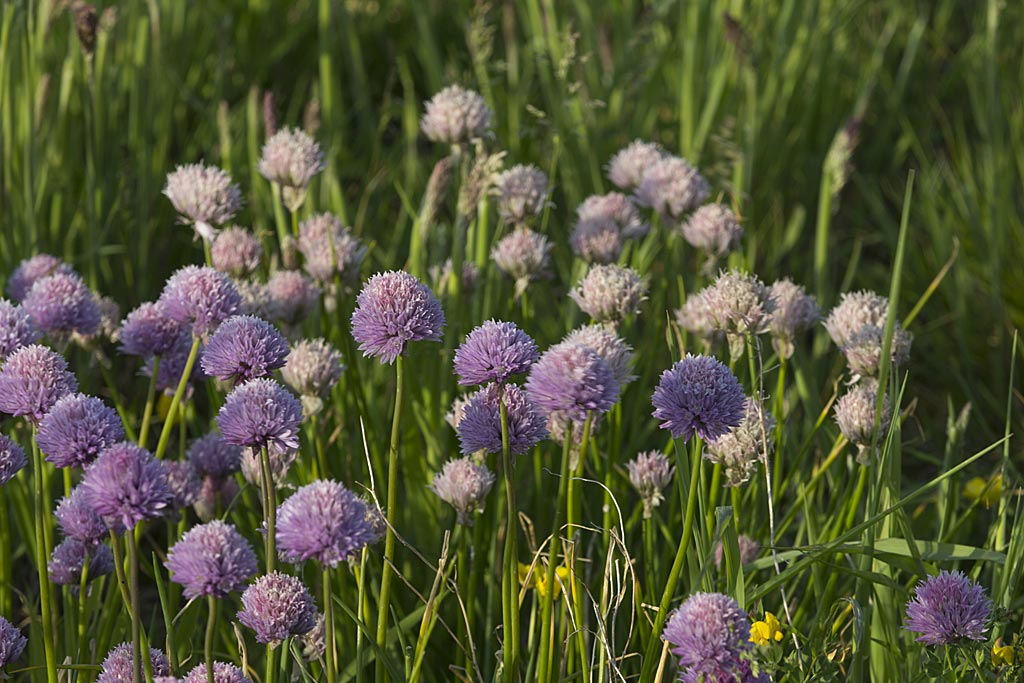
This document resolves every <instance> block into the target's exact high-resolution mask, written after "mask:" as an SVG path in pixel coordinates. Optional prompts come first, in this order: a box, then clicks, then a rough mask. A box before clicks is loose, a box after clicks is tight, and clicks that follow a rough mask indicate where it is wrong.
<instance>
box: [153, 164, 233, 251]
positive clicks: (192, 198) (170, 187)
mask: <svg viewBox="0 0 1024 683" xmlns="http://www.w3.org/2000/svg"><path fill="white" fill-rule="evenodd" d="M164 195H165V196H166V197H167V198H168V199H170V200H171V204H172V205H173V206H174V209H175V210H176V211H177V212H178V213H179V214H180V218H181V222H182V223H185V224H186V225H189V224H191V225H192V226H193V228H194V229H195V231H196V234H198V235H199V236H200V237H202V238H203V239H205V240H206V241H211V240H212V239H213V238H214V236H215V235H216V231H215V230H214V226H217V225H223V224H224V223H227V222H228V221H230V220H231V219H232V218H234V216H235V214H236V213H238V210H239V209H241V208H242V190H241V188H239V187H238V185H237V184H235V183H233V182H232V181H231V176H230V175H228V173H227V172H226V171H224V170H223V169H220V168H217V167H216V166H207V165H206V164H203V163H198V164H186V165H184V166H178V167H177V168H176V169H175V170H174V172H173V173H168V174H167V185H166V186H165V187H164Z"/></svg>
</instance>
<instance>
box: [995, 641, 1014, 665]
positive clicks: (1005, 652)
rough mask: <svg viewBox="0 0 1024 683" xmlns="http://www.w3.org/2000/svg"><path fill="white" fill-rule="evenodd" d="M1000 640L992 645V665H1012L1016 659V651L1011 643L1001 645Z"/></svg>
mask: <svg viewBox="0 0 1024 683" xmlns="http://www.w3.org/2000/svg"><path fill="white" fill-rule="evenodd" d="M1002 642H1003V641H1002V640H998V641H996V644H995V645H993V646H992V666H1002V665H1003V664H1010V665H1012V664H1013V662H1014V661H1015V660H1016V659H1017V653H1016V652H1014V650H1013V645H1003V644H1002Z"/></svg>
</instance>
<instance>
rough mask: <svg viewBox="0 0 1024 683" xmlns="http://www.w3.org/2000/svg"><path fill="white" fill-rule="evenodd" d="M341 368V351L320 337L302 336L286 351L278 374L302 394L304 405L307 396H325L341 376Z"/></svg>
mask: <svg viewBox="0 0 1024 683" xmlns="http://www.w3.org/2000/svg"><path fill="white" fill-rule="evenodd" d="M344 367H345V366H344V365H342V363H341V354H340V353H338V351H337V350H336V349H335V348H334V347H333V346H331V345H330V344H328V343H327V342H326V341H325V340H324V339H319V338H318V339H303V340H302V341H301V342H299V343H298V344H296V345H295V348H293V349H292V351H291V353H289V354H288V358H287V360H286V361H285V364H284V368H283V369H282V370H281V377H282V378H283V379H284V381H285V384H287V385H288V386H290V387H291V388H292V389H294V390H295V391H297V392H298V393H299V396H301V397H303V405H304V406H306V407H308V405H307V400H306V399H307V398H308V399H313V398H315V399H320V400H322V399H324V398H326V397H327V395H328V394H329V393H330V391H331V389H332V388H333V387H334V385H335V384H337V383H338V380H340V379H341V372H342V370H343V369H344Z"/></svg>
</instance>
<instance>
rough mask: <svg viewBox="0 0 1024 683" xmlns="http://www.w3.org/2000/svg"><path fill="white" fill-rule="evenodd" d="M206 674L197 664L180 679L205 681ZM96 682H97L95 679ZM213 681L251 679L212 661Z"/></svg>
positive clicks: (227, 682) (228, 682) (237, 682)
mask: <svg viewBox="0 0 1024 683" xmlns="http://www.w3.org/2000/svg"><path fill="white" fill-rule="evenodd" d="M207 674H208V671H207V670H206V664H205V663H202V664H197V665H196V666H195V667H193V668H192V670H191V671H189V672H188V675H187V676H185V677H184V678H183V679H181V683H206V682H207V681H208V680H209V678H208V676H207ZM97 683H99V682H98V681H97ZM213 683H252V681H251V680H249V677H248V676H246V675H245V672H244V671H242V670H241V669H240V668H239V667H237V666H235V665H234V664H228V663H227V662H214V663H213Z"/></svg>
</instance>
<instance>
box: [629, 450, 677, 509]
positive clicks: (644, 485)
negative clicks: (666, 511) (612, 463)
mask: <svg viewBox="0 0 1024 683" xmlns="http://www.w3.org/2000/svg"><path fill="white" fill-rule="evenodd" d="M626 467H627V468H628V469H629V482H630V483H631V484H633V488H635V489H636V491H637V493H639V494H640V500H641V501H642V502H643V505H644V519H649V518H650V517H651V516H652V515H653V514H654V508H656V507H658V506H659V505H660V504H661V501H662V500H663V499H664V496H663V495H662V491H664V490H665V488H666V487H667V486H668V485H669V484H670V483H671V482H672V473H673V472H674V471H675V468H673V467H672V464H671V463H669V461H668V458H667V457H666V456H665V454H664V453H661V452H660V451H646V452H643V453H639V454H638V455H637V456H636V457H635V458H633V459H632V460H630V461H629V462H628V463H627V464H626Z"/></svg>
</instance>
